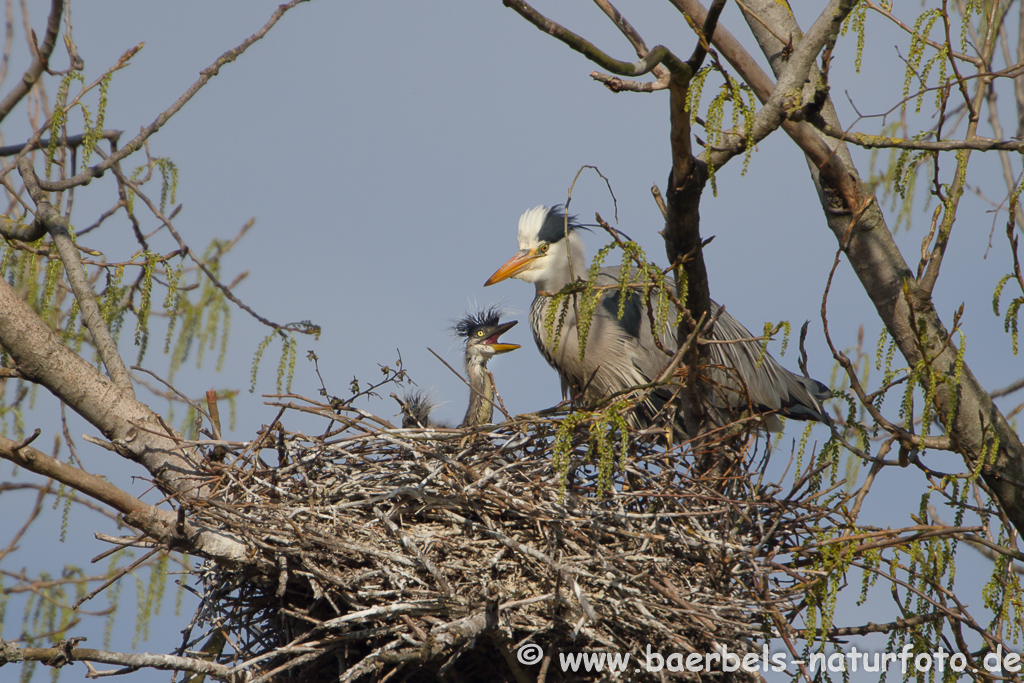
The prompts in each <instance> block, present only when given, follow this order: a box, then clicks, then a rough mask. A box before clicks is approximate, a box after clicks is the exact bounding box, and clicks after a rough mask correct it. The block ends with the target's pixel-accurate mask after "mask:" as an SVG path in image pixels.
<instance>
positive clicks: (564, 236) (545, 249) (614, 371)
mask: <svg viewBox="0 0 1024 683" xmlns="http://www.w3.org/2000/svg"><path fill="white" fill-rule="evenodd" d="M581 229H585V228H582V226H580V225H579V223H577V222H576V220H575V219H574V218H573V217H567V216H566V214H565V211H564V210H563V209H562V207H560V206H554V207H547V206H538V207H536V208H534V209H531V210H529V211H527V212H526V213H524V214H523V215H522V217H520V219H519V252H518V253H516V254H515V256H513V257H512V258H511V259H509V260H508V261H507V262H506V263H505V264H504V265H503V266H501V267H500V268H499V269H498V270H497V271H496V272H495V273H494V274H493V275H491V277H490V278H489V279H488V280H487V282H485V283H484V286H488V285H493V284H494V283H496V282H500V281H502V280H505V279H507V278H516V279H519V280H524V281H526V282H532V283H533V284H534V285H535V287H536V290H537V296H536V298H534V300H533V305H532V306H531V307H530V327H531V328H532V329H533V338H534V340H535V341H536V342H537V348H539V349H540V352H541V353H542V354H543V355H544V358H545V359H547V361H548V363H549V364H550V365H551V367H553V368H554V369H555V370H557V371H558V374H559V376H560V377H561V379H562V393H563V395H564V394H565V392H566V389H568V390H569V392H570V394H571V395H572V396H573V397H574V398H582V400H583V401H584V402H585V403H588V404H593V403H594V402H596V401H598V400H600V399H602V398H605V397H607V396H609V395H612V394H615V393H617V392H622V391H627V390H628V389H630V388H631V387H636V386H639V385H643V384H648V383H650V382H652V381H653V380H654V379H655V378H656V377H657V376H658V374H659V373H660V371H661V370H662V368H663V367H664V366H665V365H666V363H667V361H668V360H669V357H668V356H667V355H666V354H665V353H664V352H663V351H662V350H660V349H658V348H657V345H656V344H655V341H654V335H653V333H652V330H651V324H650V321H649V318H648V315H647V312H646V308H645V304H644V302H643V300H642V298H641V295H640V294H639V293H638V292H636V291H635V290H633V291H630V292H628V293H626V294H625V295H624V296H625V297H626V301H625V302H622V301H621V297H622V296H623V293H622V292H620V290H618V289H616V288H615V286H616V285H618V283H619V276H620V273H621V271H620V269H619V268H604V269H602V270H601V271H600V273H599V274H598V276H597V282H596V283H595V284H596V285H598V286H609V288H608V289H607V290H605V291H604V292H603V293H601V294H600V295H599V296H600V298H599V300H598V304H597V306H596V308H595V309H594V314H593V320H592V322H591V326H590V329H589V333H588V335H587V337H586V347H585V354H584V355H583V358H582V359H581V358H580V353H579V338H578V335H577V320H576V315H577V307H576V306H572V305H570V306H567V307H566V309H565V317H564V320H563V321H562V322H561V325H562V330H561V333H560V335H559V337H558V338H557V340H556V339H551V338H549V335H548V333H547V332H546V330H545V318H546V316H547V314H548V310H549V308H550V307H551V306H552V305H554V304H553V303H552V298H551V297H550V296H549V295H550V294H552V293H556V292H558V291H560V290H561V289H562V288H563V287H565V286H566V285H567V284H569V283H571V282H573V281H575V280H576V279H577V278H576V276H578V275H581V274H586V272H587V269H588V264H587V262H586V260H585V259H586V256H585V252H584V248H583V240H582V239H581V238H580V235H579V234H578V233H579V231H580V230H581ZM669 286H672V287H674V283H673V282H671V281H670V282H669ZM572 296H574V297H578V296H579V295H578V294H573V295H572ZM711 309H712V310H711V313H712V314H713V315H718V317H717V319H715V323H714V325H713V326H712V329H711V332H710V335H709V336H710V340H709V341H710V342H711V343H710V344H707V354H708V356H709V360H710V367H709V368H708V369H707V370H706V372H705V377H706V378H707V380H708V383H709V384H710V385H711V386H712V387H715V388H716V389H715V390H714V391H712V392H711V393H712V398H711V400H710V404H711V405H709V406H708V407H707V412H708V417H709V419H710V420H711V421H712V423H713V424H714V425H715V426H721V425H724V424H727V423H728V422H729V421H731V420H732V419H733V413H734V412H735V411H737V410H740V409H742V408H743V407H745V406H748V405H749V406H751V407H752V408H753V409H754V411H755V412H757V413H766V415H764V416H763V421H764V426H765V427H767V428H768V429H769V430H770V431H777V430H778V429H780V428H781V423H780V422H779V420H778V418H777V417H775V416H776V415H781V416H784V417H788V418H795V419H797V420H816V421H819V422H825V423H830V422H831V420H830V419H829V417H828V415H827V414H826V413H825V410H824V408H823V406H822V401H823V400H825V399H827V398H829V397H830V396H831V392H830V391H829V389H828V387H826V386H825V385H824V384H822V383H821V382H818V381H816V380H813V379H810V378H807V377H801V376H799V375H796V374H794V373H792V372H790V371H789V370H787V369H785V368H784V367H782V366H781V365H780V364H779V363H778V362H777V361H776V360H775V359H774V358H772V357H771V356H770V355H767V354H764V353H762V348H761V345H760V344H759V343H758V342H757V341H754V340H752V339H753V337H754V335H752V334H751V333H750V332H749V331H747V329H746V328H744V327H743V325H741V324H740V323H739V321H737V320H736V319H735V318H733V317H732V316H731V315H729V313H728V312H727V311H724V310H720V309H721V306H719V305H718V304H717V303H715V302H714V301H712V302H711ZM620 310H621V312H622V315H621V316H620ZM557 324H559V323H558V322H556V325H557ZM735 340H744V341H735ZM659 341H660V342H661V344H662V346H663V347H664V348H665V349H666V350H668V351H670V352H672V351H675V350H676V349H677V341H676V330H675V328H674V327H673V326H671V325H669V326H666V328H665V330H663V331H662V332H660V333H659ZM722 342H732V343H722ZM680 390H684V391H685V387H683V386H681V385H680V384H678V383H677V384H670V385H665V386H661V387H657V388H655V389H654V390H652V391H651V392H649V393H648V394H647V397H646V398H645V400H644V401H643V402H642V403H641V404H640V405H639V406H637V409H636V411H635V412H634V415H633V416H632V417H631V420H632V421H633V423H634V426H640V427H644V426H648V425H650V424H651V423H652V421H653V419H654V417H655V416H656V415H657V414H658V413H659V412H660V411H662V410H663V409H664V408H665V406H666V403H667V402H668V401H669V400H670V399H671V398H672V397H673V395H674V394H675V393H676V392H677V391H680ZM581 394H582V395H581ZM690 405H691V402H690V401H689V400H687V398H686V397H683V399H682V400H678V401H676V404H675V407H673V409H672V410H673V414H672V417H673V422H674V423H675V425H676V426H677V428H678V429H679V430H680V431H681V432H682V434H683V435H684V436H686V437H687V438H689V437H692V436H694V435H695V434H696V432H697V428H698V427H699V425H695V424H692V422H693V418H692V414H691V413H692V410H691V409H690Z"/></svg>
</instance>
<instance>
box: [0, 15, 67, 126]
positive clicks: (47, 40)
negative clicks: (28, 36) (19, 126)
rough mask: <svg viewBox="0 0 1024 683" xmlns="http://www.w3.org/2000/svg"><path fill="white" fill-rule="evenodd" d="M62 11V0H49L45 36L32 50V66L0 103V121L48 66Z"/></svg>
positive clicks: (55, 43) (55, 42) (54, 45)
mask: <svg viewBox="0 0 1024 683" xmlns="http://www.w3.org/2000/svg"><path fill="white" fill-rule="evenodd" d="M63 11H64V0H50V17H49V18H48V19H47V20H46V34H45V35H44V36H43V43H42V45H38V46H36V49H34V50H33V53H34V54H33V57H32V64H30V65H29V67H28V70H27V71H25V74H24V75H23V76H22V77H21V80H20V81H18V84H17V85H16V86H14V88H12V89H11V92H9V93H7V96H6V97H4V99H3V101H0V121H3V120H4V119H5V118H7V115H8V114H10V113H11V110H12V109H14V107H15V105H17V104H18V102H20V101H21V100H22V98H23V97H25V95H27V94H28V93H29V91H30V90H31V89H32V86H34V85H35V84H36V81H38V80H39V77H40V76H42V75H43V71H45V70H46V68H47V66H48V65H49V63H50V55H52V54H53V48H54V47H56V45H57V34H58V32H59V31H60V15H61V13H62V12H63ZM33 37H34V35H33Z"/></svg>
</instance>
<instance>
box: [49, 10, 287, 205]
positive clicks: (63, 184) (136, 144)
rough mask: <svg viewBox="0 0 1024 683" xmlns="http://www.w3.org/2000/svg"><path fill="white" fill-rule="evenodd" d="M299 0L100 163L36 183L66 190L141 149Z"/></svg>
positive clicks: (216, 63) (224, 56)
mask: <svg viewBox="0 0 1024 683" xmlns="http://www.w3.org/2000/svg"><path fill="white" fill-rule="evenodd" d="M60 1H61V0H54V3H60ZM301 2H307V0H291V2H288V3H286V4H283V5H280V6H278V8H277V9H276V10H274V13H273V14H272V15H271V16H270V19H269V20H268V21H267V23H265V24H264V25H263V26H262V27H261V28H260V29H259V30H258V31H256V33H254V34H252V35H251V36H249V37H248V38H246V39H245V40H243V41H242V42H241V43H240V44H239V45H238V47H235V48H234V49H231V50H228V51H227V52H225V53H224V54H222V55H221V56H220V57H218V58H217V59H216V60H215V61H214V62H213V64H211V65H210V66H208V67H207V68H205V69H203V70H202V71H201V72H200V75H199V80H197V81H196V82H195V83H193V84H192V85H191V86H190V87H189V89H188V90H186V91H185V92H184V94H183V95H182V96H181V97H179V98H178V99H177V101H175V103H174V104H172V105H171V106H170V107H168V108H167V109H166V110H165V111H163V112H162V113H161V114H160V115H159V116H157V117H156V119H155V120H154V121H153V123H151V124H149V125H148V126H146V127H145V128H143V129H142V131H141V132H140V133H139V134H138V135H136V136H135V137H134V138H132V139H131V140H130V141H128V143H127V144H126V145H125V146H124V147H122V148H120V149H118V150H117V151H116V152H114V153H113V154H111V155H110V156H109V157H107V158H106V159H104V160H103V161H101V162H100V163H98V164H96V165H95V166H89V167H87V168H86V169H84V170H83V171H82V172H81V173H77V174H75V175H73V176H71V177H70V178H65V179H63V180H58V181H54V182H49V181H46V180H42V179H40V181H39V186H40V187H42V188H43V189H44V190H46V191H47V192H59V191H61V190H67V189H70V188H72V187H76V186H78V185H86V184H88V183H89V182H90V181H92V179H93V178H98V177H100V176H102V175H103V174H104V173H105V172H106V171H107V170H108V169H109V168H110V167H111V166H113V165H114V164H115V163H117V162H119V161H121V160H122V159H124V158H125V157H127V156H128V155H130V154H133V153H134V152H137V151H138V150H140V149H142V146H143V144H145V142H146V140H148V139H149V137H150V136H151V135H153V133H155V132H157V131H158V130H160V129H161V128H162V127H163V125H164V124H165V123H167V121H168V120H170V118H171V117H172V116H174V115H175V114H177V113H178V111H179V110H180V109H181V108H182V107H184V106H185V103H187V102H188V101H189V100H190V99H192V97H193V96H194V95H195V94H196V93H197V92H199V91H200V90H201V89H202V87H203V86H204V85H206V84H207V83H209V82H210V79H212V78H213V77H214V76H216V75H217V74H219V73H220V70H221V67H223V66H225V65H227V64H230V63H231V62H233V61H235V60H236V59H238V58H239V57H240V56H241V55H242V53H243V52H245V51H246V50H247V49H248V48H249V47H250V46H251V45H252V44H253V43H255V42H256V41H258V40H260V39H261V38H262V37H263V36H264V35H266V33H267V31H269V30H270V29H271V28H273V26H274V24H276V23H277V22H278V21H279V20H280V19H281V17H282V16H284V13H285V12H287V11H288V10H290V9H292V8H293V7H295V6H296V5H298V4H299V3H301Z"/></svg>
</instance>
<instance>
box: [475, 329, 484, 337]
mask: <svg viewBox="0 0 1024 683" xmlns="http://www.w3.org/2000/svg"><path fill="white" fill-rule="evenodd" d="M476 336H478V337H482V336H484V331H483V330H478V331H477V333H476Z"/></svg>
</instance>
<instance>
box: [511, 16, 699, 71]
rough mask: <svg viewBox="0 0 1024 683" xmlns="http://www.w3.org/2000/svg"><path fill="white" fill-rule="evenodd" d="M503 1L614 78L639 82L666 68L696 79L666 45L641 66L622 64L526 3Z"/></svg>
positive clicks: (650, 55)
mask: <svg viewBox="0 0 1024 683" xmlns="http://www.w3.org/2000/svg"><path fill="white" fill-rule="evenodd" d="M503 1H504V4H505V7H510V8H512V9H513V10H515V11H516V12H518V13H519V15H520V16H522V17H523V18H524V19H526V20H527V21H529V22H530V23H531V24H533V25H534V26H536V27H537V28H539V29H540V30H541V31H544V32H545V33H547V34H548V35H550V36H554V37H555V38H557V39H558V40H560V41H562V42H563V43H565V44H566V45H568V46H569V47H571V48H572V49H573V50H576V51H577V52H579V53H580V54H581V55H583V56H584V57H586V58H587V59H589V60H590V61H592V62H594V63H595V64H597V65H598V66H600V67H601V68H602V69H604V70H606V71H611V72H612V73H613V74H616V75H619V76H630V77H633V78H635V77H636V76H642V75H644V74H646V73H650V72H651V71H653V70H654V67H656V66H657V65H659V64H664V65H665V66H666V67H667V68H668V70H669V71H671V72H672V73H678V74H689V75H692V72H690V71H689V67H688V66H687V64H686V63H685V62H683V61H681V60H680V59H679V58H678V57H676V56H675V55H674V54H672V52H671V51H670V50H669V49H668V48H667V47H665V46H664V45H655V46H654V47H653V48H651V51H650V52H649V53H647V56H646V57H643V58H642V59H641V60H640V61H639V62H622V61H619V60H618V59H615V58H613V57H610V56H608V55H607V54H606V53H604V52H602V51H601V50H599V49H598V48H597V47H596V46H595V45H594V44H593V43H591V42H590V41H589V40H587V39H585V38H583V37H581V36H579V35H577V34H575V33H573V32H572V31H570V30H569V29H567V28H565V27H564V26H562V25H561V24H559V23H557V22H554V21H552V20H550V19H548V18H547V17H545V16H544V15H542V14H541V13H539V12H538V11H537V10H535V9H533V7H531V6H530V5H529V4H527V3H526V2H524V1H523V0H503Z"/></svg>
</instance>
